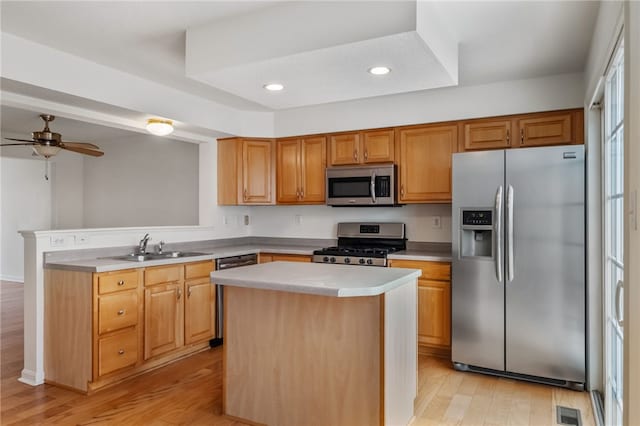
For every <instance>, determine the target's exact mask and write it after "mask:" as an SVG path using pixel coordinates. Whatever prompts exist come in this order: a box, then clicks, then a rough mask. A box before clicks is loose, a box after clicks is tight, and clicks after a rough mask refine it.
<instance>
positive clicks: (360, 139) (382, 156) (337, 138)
mask: <svg viewBox="0 0 640 426" xmlns="http://www.w3.org/2000/svg"><path fill="white" fill-rule="evenodd" d="M394 142H395V132H394V130H393V129H379V130H367V131H362V132H348V133H338V134H333V135H329V164H331V165H332V166H343V165H357V164H369V163H387V162H393V161H394V158H395V149H394V146H395V145H394Z"/></svg>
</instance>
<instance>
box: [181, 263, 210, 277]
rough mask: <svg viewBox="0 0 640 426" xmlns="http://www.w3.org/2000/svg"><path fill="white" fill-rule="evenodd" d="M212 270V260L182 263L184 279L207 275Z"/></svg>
mask: <svg viewBox="0 0 640 426" xmlns="http://www.w3.org/2000/svg"><path fill="white" fill-rule="evenodd" d="M211 271H213V261H211V260H209V261H206V262H198V263H189V264H186V265H184V279H185V280H190V279H192V278H205V277H207V278H208V277H209V273H210V272H211Z"/></svg>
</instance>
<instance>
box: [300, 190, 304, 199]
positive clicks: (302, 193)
mask: <svg viewBox="0 0 640 426" xmlns="http://www.w3.org/2000/svg"><path fill="white" fill-rule="evenodd" d="M303 198H304V190H303V189H300V199H303Z"/></svg>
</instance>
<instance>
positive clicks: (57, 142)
mask: <svg viewBox="0 0 640 426" xmlns="http://www.w3.org/2000/svg"><path fill="white" fill-rule="evenodd" d="M40 118H42V119H43V120H44V129H43V130H42V131H39V132H38V131H36V132H33V133H31V137H32V140H28V139H14V138H5V139H7V140H10V141H18V142H21V143H5V144H0V146H15V145H26V146H31V147H32V148H33V152H34V153H35V154H37V155H40V156H42V157H44V158H46V159H49V158H50V157H53V156H54V155H56V154H57V153H58V152H59V151H60V150H61V149H66V150H67V151H73V152H77V153H79V154H86V155H91V156H92V157H101V156H103V155H104V152H102V151H100V147H98V146H96V145H94V144H92V143H86V142H63V141H62V137H61V135H60V133H55V132H52V131H51V130H49V123H50V122H52V121H53V120H54V119H55V118H56V117H55V116H53V115H49V114H40Z"/></svg>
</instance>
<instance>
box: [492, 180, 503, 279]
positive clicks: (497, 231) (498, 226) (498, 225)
mask: <svg viewBox="0 0 640 426" xmlns="http://www.w3.org/2000/svg"><path fill="white" fill-rule="evenodd" d="M495 209H496V213H495V217H496V222H495V225H494V239H493V241H494V244H495V248H496V259H495V263H496V265H495V266H496V278H497V279H498V282H499V283H501V282H502V185H500V186H499V187H498V190H497V191H496V202H495Z"/></svg>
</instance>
